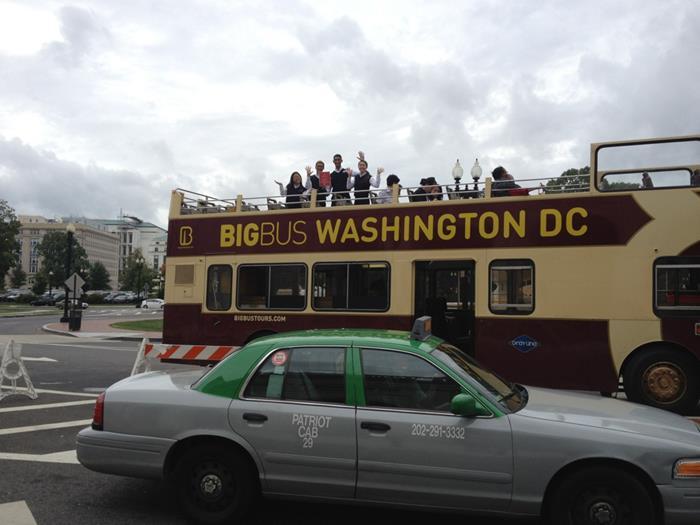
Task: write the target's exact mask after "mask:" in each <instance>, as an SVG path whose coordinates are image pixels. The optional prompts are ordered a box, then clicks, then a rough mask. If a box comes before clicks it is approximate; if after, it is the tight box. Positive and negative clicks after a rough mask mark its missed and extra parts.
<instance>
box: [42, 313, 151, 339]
mask: <svg viewBox="0 0 700 525" xmlns="http://www.w3.org/2000/svg"><path fill="white" fill-rule="evenodd" d="M138 320H142V318H138V317H137V318H134V319H130V318H127V319H123V318H119V319H118V320H117V319H114V318H112V319H83V322H82V324H81V327H80V331H79V332H70V331H69V330H68V323H49V324H45V325H44V326H42V327H41V328H42V330H44V331H45V332H51V333H54V334H61V335H68V336H71V337H99V338H102V339H126V340H134V341H140V340H141V339H143V338H144V337H147V338H148V339H149V340H151V341H155V342H158V341H160V340H161V339H162V338H163V333H162V332H139V331H136V330H123V329H122V330H120V329H118V328H113V327H111V326H110V325H111V324H112V323H115V322H117V321H118V322H122V321H138Z"/></svg>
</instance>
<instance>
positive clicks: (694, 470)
mask: <svg viewBox="0 0 700 525" xmlns="http://www.w3.org/2000/svg"><path fill="white" fill-rule="evenodd" d="M673 477H674V478H676V479H700V459H679V460H678V461H676V464H675V465H674V466H673Z"/></svg>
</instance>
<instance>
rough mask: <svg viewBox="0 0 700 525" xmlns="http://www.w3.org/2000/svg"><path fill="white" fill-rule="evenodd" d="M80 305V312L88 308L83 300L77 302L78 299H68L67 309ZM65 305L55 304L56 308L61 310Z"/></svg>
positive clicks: (62, 303) (61, 302)
mask: <svg viewBox="0 0 700 525" xmlns="http://www.w3.org/2000/svg"><path fill="white" fill-rule="evenodd" d="M78 304H80V308H81V309H82V310H85V309H86V308H87V307H88V306H90V305H89V304H88V303H86V302H85V301H83V300H80V301H78V299H68V308H73V307H74V306H77V305H78ZM64 305H65V303H64V301H59V302H57V303H56V307H57V308H63V307H64Z"/></svg>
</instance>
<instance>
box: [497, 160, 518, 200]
mask: <svg viewBox="0 0 700 525" xmlns="http://www.w3.org/2000/svg"><path fill="white" fill-rule="evenodd" d="M491 176H492V177H493V184H491V196H493V197H507V196H508V195H509V190H513V189H516V188H519V187H520V186H518V185H517V184H516V183H515V182H514V181H513V176H512V175H511V174H510V173H508V170H506V169H505V168H504V167H503V166H498V167H497V168H495V169H494V170H493V171H492V172H491Z"/></svg>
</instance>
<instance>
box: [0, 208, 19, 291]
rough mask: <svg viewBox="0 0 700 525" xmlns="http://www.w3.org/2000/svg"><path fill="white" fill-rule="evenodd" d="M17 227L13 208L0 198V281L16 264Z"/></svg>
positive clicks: (17, 223) (17, 222) (17, 249)
mask: <svg viewBox="0 0 700 525" xmlns="http://www.w3.org/2000/svg"><path fill="white" fill-rule="evenodd" d="M19 227H20V223H19V221H18V220H17V216H16V215H15V210H14V209H12V208H11V207H10V205H9V204H8V203H7V201H4V200H2V199H0V282H4V281H5V275H7V272H8V271H9V270H10V268H13V267H14V266H16V264H17V254H18V253H19V241H18V240H17V236H18V235H19Z"/></svg>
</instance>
